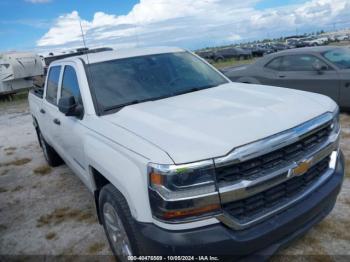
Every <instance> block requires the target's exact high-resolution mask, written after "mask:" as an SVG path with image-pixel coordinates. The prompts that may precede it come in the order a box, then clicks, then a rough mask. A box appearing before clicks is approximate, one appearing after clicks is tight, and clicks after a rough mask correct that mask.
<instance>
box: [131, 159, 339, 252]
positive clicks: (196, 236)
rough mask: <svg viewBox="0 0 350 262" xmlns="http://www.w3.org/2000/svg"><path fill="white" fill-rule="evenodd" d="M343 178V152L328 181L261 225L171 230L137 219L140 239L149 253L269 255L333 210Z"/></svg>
mask: <svg viewBox="0 0 350 262" xmlns="http://www.w3.org/2000/svg"><path fill="white" fill-rule="evenodd" d="M343 177H344V157H343V154H342V153H341V154H340V155H339V158H338V160H337V166H336V169H335V172H334V174H333V175H332V176H331V177H330V178H329V180H327V181H326V182H325V183H324V184H322V185H321V186H320V187H319V188H317V189H316V190H315V191H313V192H312V193H311V194H309V195H307V196H306V197H305V198H304V199H302V200H301V201H299V202H297V203H296V204H295V205H293V206H291V207H290V208H288V209H287V210H284V211H283V212H281V213H279V214H276V215H275V216H273V217H271V218H269V219H267V220H265V221H263V222H261V223H260V224H257V225H255V226H252V227H250V228H247V229H245V230H240V231H235V230H232V229H230V228H228V227H226V226H225V225H223V224H221V223H219V224H215V225H210V226H206V227H201V228H195V229H187V230H181V231H170V230H166V229H163V228H160V227H158V226H156V225H154V224H151V223H140V222H136V224H137V227H138V229H139V230H138V232H139V235H138V236H139V241H140V242H141V243H142V244H143V247H144V248H145V250H146V252H147V255H151V254H152V255H204V254H206V255H219V256H230V257H231V256H237V257H244V256H247V255H257V256H263V257H266V256H270V255H272V254H273V253H275V252H276V251H277V250H278V249H280V248H282V247H284V246H285V245H286V244H288V243H289V242H290V241H292V240H294V239H296V238H298V237H300V236H302V235H303V234H304V233H306V232H307V231H308V230H309V229H310V228H311V227H312V226H313V225H315V224H317V223H318V222H320V221H321V220H322V219H323V218H324V217H325V216H327V215H328V214H329V213H330V212H331V210H332V209H333V207H334V205H335V202H336V199H337V196H338V194H339V191H340V188H341V185H342V181H343Z"/></svg>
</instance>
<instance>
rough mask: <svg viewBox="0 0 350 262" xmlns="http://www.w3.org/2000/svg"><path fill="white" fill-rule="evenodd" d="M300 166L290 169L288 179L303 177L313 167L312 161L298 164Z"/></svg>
mask: <svg viewBox="0 0 350 262" xmlns="http://www.w3.org/2000/svg"><path fill="white" fill-rule="evenodd" d="M297 165H298V166H296V167H294V168H291V169H289V171H288V177H292V176H301V175H303V174H305V173H306V172H307V171H308V170H309V169H310V167H311V160H304V161H302V162H299V163H298V164H297Z"/></svg>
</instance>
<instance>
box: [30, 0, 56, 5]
mask: <svg viewBox="0 0 350 262" xmlns="http://www.w3.org/2000/svg"><path fill="white" fill-rule="evenodd" d="M25 1H26V2H28V3H32V4H46V3H49V2H51V1H52V0H25Z"/></svg>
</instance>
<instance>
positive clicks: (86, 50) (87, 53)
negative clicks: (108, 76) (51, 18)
mask: <svg viewBox="0 0 350 262" xmlns="http://www.w3.org/2000/svg"><path fill="white" fill-rule="evenodd" d="M79 25H80V31H81V36H82V38H83V43H84V48H85V55H86V60H87V64H88V65H90V60H89V52H88V47H87V46H86V41H85V35H84V31H83V27H82V25H81V19H80V17H79ZM86 77H87V80H88V84H89V85H92V84H93V77H92V74H91V71H90V66H87V67H86ZM90 90H93V91H91V92H93V97H96V94H95V89H94V88H90ZM96 107H97V110H96V111H97V112H96V114H97V115H99V114H100V112H101V108H100V106H99V104H98V103H96Z"/></svg>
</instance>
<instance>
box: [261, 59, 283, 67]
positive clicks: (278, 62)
mask: <svg viewBox="0 0 350 262" xmlns="http://www.w3.org/2000/svg"><path fill="white" fill-rule="evenodd" d="M282 58H283V57H282V56H280V57H277V58H275V59H272V60H271V61H270V62H269V63H267V64H266V66H265V67H266V68H269V69H272V70H280V69H281V63H282Z"/></svg>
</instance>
